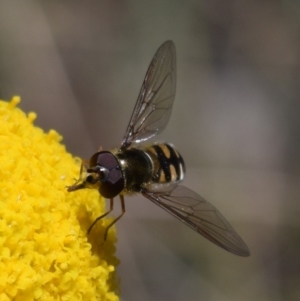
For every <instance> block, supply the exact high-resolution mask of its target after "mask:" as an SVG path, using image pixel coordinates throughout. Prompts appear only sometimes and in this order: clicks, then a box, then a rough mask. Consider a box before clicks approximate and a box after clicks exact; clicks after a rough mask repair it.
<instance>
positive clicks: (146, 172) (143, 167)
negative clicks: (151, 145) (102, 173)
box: [116, 148, 152, 193]
mask: <svg viewBox="0 0 300 301" xmlns="http://www.w3.org/2000/svg"><path fill="white" fill-rule="evenodd" d="M116 157H117V158H118V161H119V163H120V166H121V169H122V172H123V176H124V179H125V185H124V186H125V187H124V188H125V192H129V193H130V192H139V191H140V189H141V186H142V184H144V183H147V182H149V181H150V180H151V171H152V163H151V160H150V158H149V156H148V155H147V154H146V153H145V152H144V151H143V150H140V149H136V148H130V149H126V150H121V151H120V152H118V153H117V154H116Z"/></svg>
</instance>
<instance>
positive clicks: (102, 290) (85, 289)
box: [0, 97, 119, 301]
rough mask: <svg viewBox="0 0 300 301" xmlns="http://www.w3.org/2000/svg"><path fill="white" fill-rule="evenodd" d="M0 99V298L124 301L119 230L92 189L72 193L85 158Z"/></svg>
mask: <svg viewBox="0 0 300 301" xmlns="http://www.w3.org/2000/svg"><path fill="white" fill-rule="evenodd" d="M19 101H20V98H19V97H14V98H13V99H12V101H11V102H9V103H8V102H4V101H0V301H2V300H15V301H21V300H22V301H23V300H47V301H48V300H49V301H50V300H75V301H76V300H114V301H115V300H119V298H118V295H117V293H116V291H118V289H117V284H116V275H115V267H116V265H117V264H118V260H117V259H116V257H115V256H114V252H115V246H114V244H115V242H116V236H115V230H114V229H111V230H110V231H109V235H108V239H107V241H106V242H105V243H104V242H103V235H104V230H105V226H106V225H107V224H108V223H109V221H108V220H106V219H104V220H101V221H100V222H99V223H98V224H97V225H96V226H95V227H94V228H93V230H92V232H91V234H90V235H89V236H88V237H87V234H86V231H87V229H88V228H89V226H90V225H91V223H92V222H93V220H94V219H95V218H96V217H97V216H99V215H101V214H103V212H104V211H105V202H104V200H103V198H101V197H100V196H99V194H98V192H97V191H95V190H88V189H85V190H81V191H78V192H73V193H68V192H67V191H66V189H65V188H66V186H68V185H71V184H73V183H74V178H76V177H78V172H79V169H80V163H81V162H80V160H79V159H75V158H73V157H72V156H71V155H70V154H69V153H67V152H66V150H65V147H64V146H63V145H62V144H60V143H59V142H60V140H61V139H62V137H61V136H60V135H59V134H58V133H57V132H55V131H54V130H50V131H49V133H44V132H43V131H42V130H41V129H40V128H37V127H35V126H34V125H33V121H34V119H35V118H36V114H35V113H29V114H28V115H27V116H26V114H25V113H24V112H22V111H21V110H20V109H18V108H16V105H17V104H18V103H19Z"/></svg>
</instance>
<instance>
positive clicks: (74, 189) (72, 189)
mask: <svg viewBox="0 0 300 301" xmlns="http://www.w3.org/2000/svg"><path fill="white" fill-rule="evenodd" d="M84 188H86V187H85V184H84V182H83V183H80V184H77V185H76V184H74V185H72V186H67V191H68V192H71V191H76V190H79V189H84Z"/></svg>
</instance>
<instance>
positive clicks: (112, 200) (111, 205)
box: [87, 199, 114, 235]
mask: <svg viewBox="0 0 300 301" xmlns="http://www.w3.org/2000/svg"><path fill="white" fill-rule="evenodd" d="M113 209H114V199H110V204H109V210H108V211H107V212H105V213H104V214H102V215H100V216H98V217H97V218H96V219H95V220H94V222H93V223H92V224H91V225H90V227H89V229H88V231H87V234H88V235H89V234H90V232H91V230H92V228H93V227H94V226H95V225H96V223H97V222H98V221H99V220H100V219H102V218H103V217H105V216H106V215H107V214H109V213H110V212H112V211H113Z"/></svg>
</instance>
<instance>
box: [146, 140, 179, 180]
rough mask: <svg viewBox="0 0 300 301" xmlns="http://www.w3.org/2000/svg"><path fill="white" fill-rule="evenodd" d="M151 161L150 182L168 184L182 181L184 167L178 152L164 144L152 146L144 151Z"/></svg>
mask: <svg viewBox="0 0 300 301" xmlns="http://www.w3.org/2000/svg"><path fill="white" fill-rule="evenodd" d="M145 152H146V153H147V154H148V155H149V156H150V158H151V161H152V177H151V181H152V182H155V183H161V184H162V183H169V182H178V181H182V180H183V178H184V174H185V165H184V161H183V158H182V157H181V155H180V154H179V152H178V151H177V150H176V149H175V148H174V147H173V146H171V145H169V144H166V143H161V144H154V145H151V146H150V147H148V148H146V149H145Z"/></svg>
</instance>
